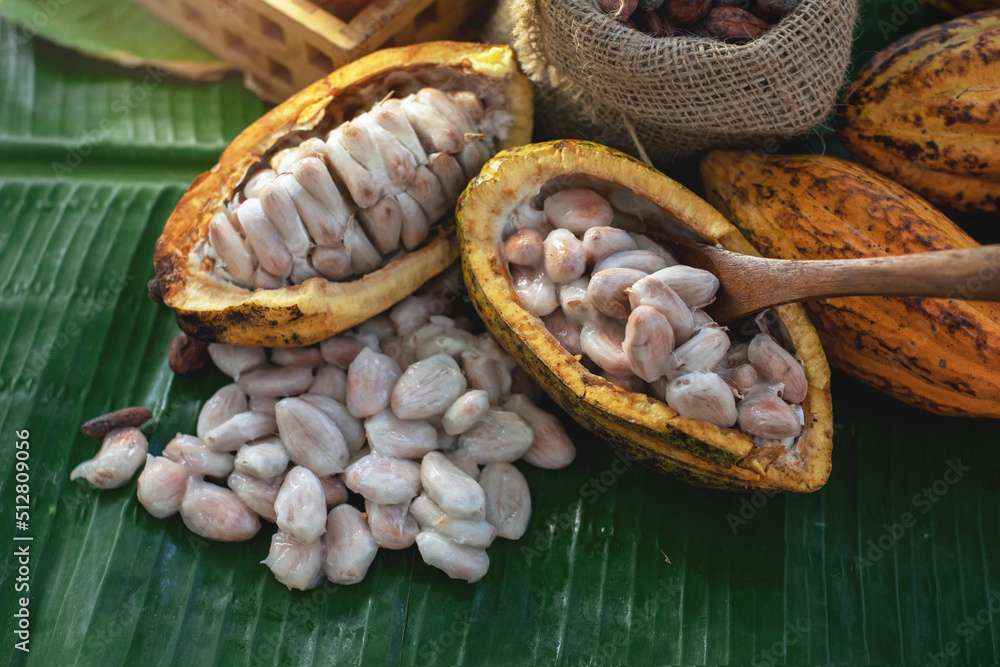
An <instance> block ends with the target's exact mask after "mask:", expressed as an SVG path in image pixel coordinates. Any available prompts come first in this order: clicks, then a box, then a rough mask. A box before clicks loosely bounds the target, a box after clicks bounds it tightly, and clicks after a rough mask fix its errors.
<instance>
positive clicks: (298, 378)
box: [236, 366, 315, 398]
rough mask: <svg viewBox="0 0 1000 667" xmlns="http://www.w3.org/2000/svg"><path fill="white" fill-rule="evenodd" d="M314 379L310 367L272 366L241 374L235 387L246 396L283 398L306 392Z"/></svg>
mask: <svg viewBox="0 0 1000 667" xmlns="http://www.w3.org/2000/svg"><path fill="white" fill-rule="evenodd" d="M314 379H315V378H314V377H313V369H312V367H311V366H272V367H269V368H258V369H256V370H252V371H247V372H246V373H243V374H242V375H241V376H240V379H239V380H237V381H236V386H238V387H239V388H240V390H241V391H242V392H243V393H244V394H246V395H247V396H268V397H271V398H283V397H285V396H297V395H299V394H301V393H302V392H304V391H307V390H308V389H309V387H310V386H312V383H313V380H314Z"/></svg>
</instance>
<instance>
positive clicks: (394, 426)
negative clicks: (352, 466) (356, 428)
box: [365, 410, 438, 459]
mask: <svg viewBox="0 0 1000 667" xmlns="http://www.w3.org/2000/svg"><path fill="white" fill-rule="evenodd" d="M365 433H366V434H367V435H368V444H369V446H371V449H372V451H373V452H375V453H376V454H379V455H380V456H387V457H391V458H399V459H419V458H421V457H422V456H423V455H424V454H426V453H427V452H431V451H434V450H435V449H437V444H438V443H437V430H436V429H435V428H434V427H433V426H431V425H430V424H429V423H428V422H427V421H425V420H423V419H400V418H399V417H397V416H396V415H395V414H393V412H392V410H383V411H382V412H380V413H378V414H377V415H374V416H372V417H369V418H368V419H366V420H365Z"/></svg>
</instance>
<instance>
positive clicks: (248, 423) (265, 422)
mask: <svg viewBox="0 0 1000 667" xmlns="http://www.w3.org/2000/svg"><path fill="white" fill-rule="evenodd" d="M277 432H278V424H277V422H276V421H275V418H274V417H272V416H271V415H269V414H266V413H263V412H253V411H249V412H241V413H240V414H238V415H235V416H233V417H231V418H230V419H228V420H226V422H225V423H224V424H221V425H219V426H216V427H215V428H213V429H212V430H211V431H209V432H208V433H206V434H205V438H204V441H205V446H207V447H208V448H209V449H211V450H212V451H214V452H234V451H236V450H237V449H239V448H240V447H242V446H243V445H245V444H246V443H248V442H250V441H251V440H257V439H258V438H263V437H264V436H267V435H273V434H275V433H277Z"/></svg>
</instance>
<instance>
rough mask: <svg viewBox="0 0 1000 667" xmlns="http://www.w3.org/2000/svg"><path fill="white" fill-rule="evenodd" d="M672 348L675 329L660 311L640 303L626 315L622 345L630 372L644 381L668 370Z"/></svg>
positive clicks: (651, 380) (661, 374)
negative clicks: (626, 320) (626, 321)
mask: <svg viewBox="0 0 1000 667" xmlns="http://www.w3.org/2000/svg"><path fill="white" fill-rule="evenodd" d="M673 348H674V330H673V328H672V327H671V326H670V322H669V321H668V320H667V318H666V317H665V316H664V315H663V313H661V312H660V311H658V310H656V309H655V308H653V307H651V306H639V307H638V308H636V309H634V310H633V311H632V313H631V314H630V315H629V317H628V323H627V324H626V325H625V340H624V341H623V342H622V349H623V350H624V351H625V357H626V358H627V359H628V363H629V366H630V367H631V369H632V372H633V373H635V374H636V375H637V376H639V377H641V378H642V379H643V380H645V381H646V382H653V381H655V380H657V379H659V378H661V377H663V376H664V375H666V374H667V370H668V368H669V366H670V358H671V357H670V355H671V353H672V352H673Z"/></svg>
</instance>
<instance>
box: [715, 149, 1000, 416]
mask: <svg viewBox="0 0 1000 667" xmlns="http://www.w3.org/2000/svg"><path fill="white" fill-rule="evenodd" d="M701 173H702V179H703V182H704V185H705V192H706V198H707V199H708V201H709V202H711V203H712V205H713V206H715V207H716V208H717V209H718V210H719V211H721V212H722V214H723V215H724V216H726V218H728V219H729V220H730V221H731V222H732V223H733V224H734V225H736V227H738V228H739V230H740V231H741V232H742V233H743V234H744V236H746V237H747V239H749V240H750V242H751V243H753V244H754V246H756V247H757V248H758V249H759V250H760V251H761V252H762V253H763V254H764V255H765V256H767V257H774V258H779V259H849V258H857V257H880V256H885V255H899V254H903V253H915V252H926V251H929V250H942V249H947V248H971V247H976V246H978V245H979V244H978V243H976V242H975V241H974V240H973V239H972V238H971V237H969V235H968V234H966V233H965V232H963V231H962V230H961V229H959V228H958V227H957V226H956V225H955V224H954V223H953V222H952V221H951V220H949V219H948V218H947V217H946V216H945V215H944V214H942V213H941V212H940V211H938V210H937V209H936V208H934V207H933V206H931V205H930V204H929V203H928V202H926V201H925V200H924V199H923V198H921V197H920V196H918V195H915V194H913V193H912V192H910V191H909V190H907V189H906V188H904V187H902V186H900V185H899V184H898V183H895V182H893V181H891V180H889V179H888V178H885V177H884V176H882V175H880V174H877V173H875V172H873V171H871V170H870V169H867V168H866V167H864V166H862V165H858V164H855V163H853V162H848V161H846V160H842V159H839V158H834V157H827V156H806V155H774V156H764V155H760V154H756V153H752V152H747V151H714V152H712V153H709V154H708V155H707V156H705V157H704V158H703V159H702V163H701ZM997 271H1000V266H998V267H996V270H995V271H992V272H988V273H986V274H984V275H983V276H982V279H983V280H989V279H991V278H993V279H995V277H996V272H997ZM981 285H982V283H981V282H977V281H976V280H972V281H970V282H969V283H968V284H962V285H955V294H956V295H961V296H962V297H964V298H973V297H974V296H975V292H976V290H977V289H978V288H979V287H981ZM805 307H806V310H807V311H808V313H809V315H810V317H811V319H812V321H813V322H814V323H815V325H816V329H817V331H819V335H820V339H821V340H822V341H823V348H824V349H825V350H826V354H827V357H828V358H829V359H830V363H831V364H832V365H833V366H835V367H838V368H840V369H842V370H844V371H846V372H847V373H849V374H851V375H853V376H854V377H856V378H858V379H859V380H861V381H862V382H865V383H867V384H870V385H872V386H873V387H875V388H876V389H879V390H881V391H883V392H885V393H886V394H889V395H890V396H893V397H895V398H898V399H899V400H901V401H905V402H906V403H910V404H912V405H915V406H917V407H919V408H923V409H925V410H929V411H931V412H936V413H939V414H947V415H965V416H980V417H1000V364H998V363H997V359H1000V304H997V303H991V302H983V301H957V300H949V299H922V298H916V297H912V298H911V297H848V298H836V299H822V300H817V301H810V302H807V303H806V304H805Z"/></svg>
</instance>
